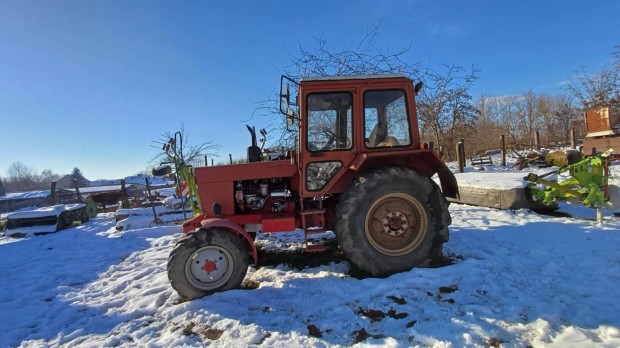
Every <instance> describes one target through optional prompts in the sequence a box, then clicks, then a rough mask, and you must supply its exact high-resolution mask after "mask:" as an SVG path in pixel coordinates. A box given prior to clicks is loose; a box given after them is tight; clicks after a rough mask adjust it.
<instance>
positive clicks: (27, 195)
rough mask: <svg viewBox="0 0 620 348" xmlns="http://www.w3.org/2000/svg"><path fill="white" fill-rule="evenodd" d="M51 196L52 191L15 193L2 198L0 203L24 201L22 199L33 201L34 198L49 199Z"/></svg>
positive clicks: (0, 197)
mask: <svg viewBox="0 0 620 348" xmlns="http://www.w3.org/2000/svg"><path fill="white" fill-rule="evenodd" d="M50 195H51V193H50V190H40V191H29V192H14V193H7V194H6V195H4V196H0V201H10V200H22V199H33V198H47V197H49V196H50Z"/></svg>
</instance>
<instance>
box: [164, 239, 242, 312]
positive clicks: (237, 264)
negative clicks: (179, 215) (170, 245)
mask: <svg viewBox="0 0 620 348" xmlns="http://www.w3.org/2000/svg"><path fill="white" fill-rule="evenodd" d="M248 264H249V257H248V252H247V247H246V245H245V242H244V241H243V240H242V239H240V238H238V237H237V236H236V235H235V234H234V233H232V232H229V231H227V230H222V229H199V230H196V231H193V232H190V233H188V234H187V235H185V236H184V237H182V238H181V239H179V241H178V242H177V244H176V246H175V247H174V249H172V252H171V253H170V257H169V258H168V279H169V280H170V284H171V285H172V287H173V288H174V289H175V290H176V291H177V292H178V293H179V295H181V296H182V297H184V298H186V299H188V300H193V299H196V298H199V297H203V296H205V295H209V294H212V293H214V292H218V291H224V290H230V289H234V288H238V287H239V286H241V282H242V281H243V278H245V274H246V273H247V270H248Z"/></svg>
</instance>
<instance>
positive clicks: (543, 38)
mask: <svg viewBox="0 0 620 348" xmlns="http://www.w3.org/2000/svg"><path fill="white" fill-rule="evenodd" d="M619 13H620V1H611V0H610V1H591V2H587V3H586V2H585V1H524V0H522V1H378V0H372V1H303V2H302V1H295V2H293V1H288V2H285V1H270V0H265V1H248V2H245V1H244V2H241V1H233V0H231V1H225V2H224V1H217V2H216V1H174V2H173V1H168V2H164V1H17V0H14V1H4V0H0V139H2V150H0V177H5V176H6V171H7V169H8V167H9V165H10V164H11V163H13V162H16V161H21V162H23V163H24V164H26V165H28V166H30V167H32V168H34V169H35V170H37V171H38V172H40V171H41V170H43V169H51V170H52V171H53V172H55V173H59V174H65V173H69V172H70V171H71V170H72V168H73V167H76V166H77V167H79V168H80V169H81V170H82V172H83V173H84V175H85V176H86V177H87V178H89V179H100V178H118V177H123V176H126V175H133V174H135V173H136V172H139V171H143V170H145V169H146V168H147V166H148V162H149V160H150V159H151V158H153V157H154V156H155V155H156V153H157V150H156V149H154V148H153V147H151V144H152V140H155V139H158V138H159V136H160V135H161V134H163V133H165V132H166V131H172V132H174V131H176V130H178V129H179V128H180V127H181V125H182V124H184V125H185V128H186V132H187V133H188V135H189V140H188V141H189V142H192V143H199V142H206V141H212V142H215V143H218V144H220V145H222V149H221V150H220V151H219V156H220V157H219V159H220V160H225V159H227V158H228V154H229V153H232V154H233V156H234V157H242V156H244V154H245V148H246V147H247V146H248V144H249V141H250V137H249V134H248V132H247V130H246V129H245V124H246V122H244V121H248V120H249V119H250V117H251V115H252V112H253V111H254V109H255V108H256V104H255V103H254V101H259V100H264V99H266V98H268V97H270V96H272V95H273V94H274V93H275V91H276V90H277V88H278V87H279V76H280V74H279V70H281V69H283V68H285V67H287V66H288V65H289V64H290V61H289V57H288V52H289V51H293V52H294V51H295V50H296V49H297V47H298V45H299V44H301V45H304V46H306V47H314V43H313V39H312V35H316V36H322V37H324V38H325V39H326V40H327V42H328V43H329V45H330V47H332V48H333V49H341V48H345V47H350V46H352V45H354V44H356V43H357V42H359V40H360V39H361V38H362V37H363V35H364V33H365V32H366V30H367V28H373V27H375V26H376V25H377V24H378V23H379V22H381V25H380V27H379V36H378V38H377V41H376V42H377V44H378V45H379V47H387V48H388V49H390V50H391V51H397V50H399V49H402V48H404V47H407V46H411V48H410V50H409V52H408V53H407V59H408V60H409V61H411V62H413V63H415V62H422V63H423V64H425V65H429V66H431V67H438V66H440V65H441V64H457V65H461V66H464V67H470V66H472V65H476V66H477V67H478V68H479V69H480V78H479V80H478V81H477V82H476V84H475V86H474V87H473V89H472V92H473V95H474V96H475V97H477V96H479V95H480V94H481V93H486V94H492V95H504V94H518V93H523V92H526V91H527V90H529V89H532V90H534V91H535V92H548V93H558V92H559V86H560V85H561V83H562V82H563V81H565V80H566V79H567V78H568V77H569V76H570V75H571V74H572V73H573V72H574V71H575V70H576V69H578V68H579V67H580V66H582V65H586V66H589V67H590V69H591V70H592V71H596V70H597V69H600V67H601V66H602V65H603V64H604V63H606V62H609V61H610V60H611V56H610V54H611V52H612V51H613V49H614V46H615V45H618V44H620V25H619V24H618V14H619ZM273 122H274V121H273V120H267V119H264V118H254V119H252V120H250V121H249V124H250V125H256V126H257V128H260V127H265V126H268V125H269V124H270V123H273ZM276 122H277V121H276ZM216 161H217V159H216Z"/></svg>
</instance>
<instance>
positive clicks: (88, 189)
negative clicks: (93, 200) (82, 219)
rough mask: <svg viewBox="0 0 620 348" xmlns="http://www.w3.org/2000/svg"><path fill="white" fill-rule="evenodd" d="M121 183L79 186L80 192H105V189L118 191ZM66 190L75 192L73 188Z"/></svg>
mask: <svg viewBox="0 0 620 348" xmlns="http://www.w3.org/2000/svg"><path fill="white" fill-rule="evenodd" d="M120 189H121V185H106V186H89V187H80V193H81V194H83V193H93V192H107V191H119V190H120ZM67 191H71V192H75V189H74V188H68V189H67Z"/></svg>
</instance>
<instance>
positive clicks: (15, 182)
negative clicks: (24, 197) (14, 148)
mask: <svg viewBox="0 0 620 348" xmlns="http://www.w3.org/2000/svg"><path fill="white" fill-rule="evenodd" d="M7 172H8V174H9V178H8V180H7V182H6V186H7V187H6V189H7V191H9V192H24V191H32V190H37V189H39V188H40V186H39V178H38V175H37V173H36V171H35V170H34V169H33V168H32V167H29V166H27V165H25V164H23V163H22V162H14V163H12V164H11V165H10V166H9V169H8V171H7Z"/></svg>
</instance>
